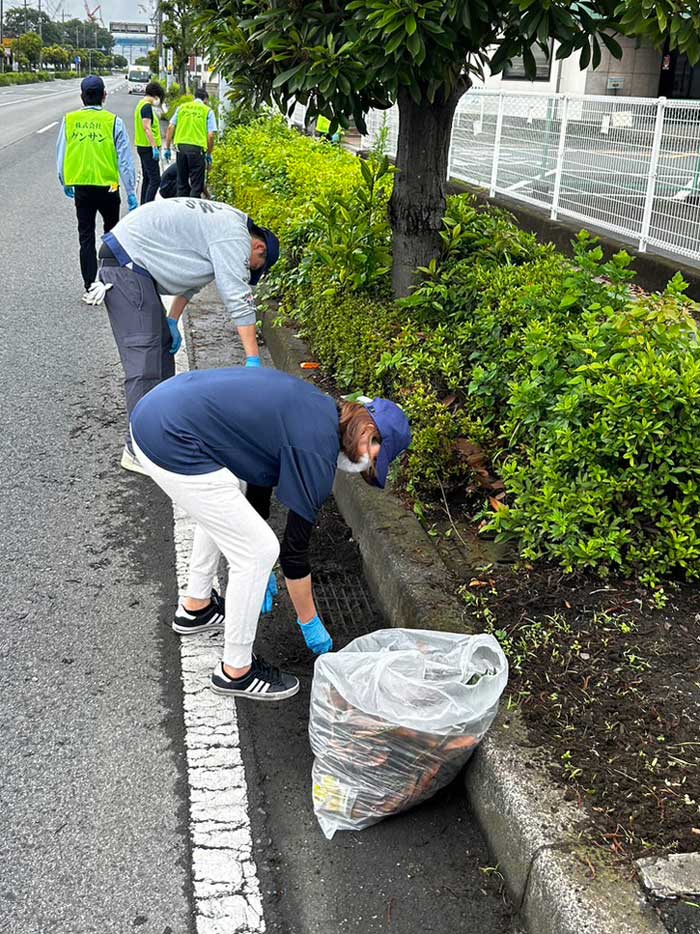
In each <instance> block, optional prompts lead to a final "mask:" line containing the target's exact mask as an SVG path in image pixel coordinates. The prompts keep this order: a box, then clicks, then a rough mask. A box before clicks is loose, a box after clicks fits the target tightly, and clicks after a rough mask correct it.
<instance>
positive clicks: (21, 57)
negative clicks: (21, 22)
mask: <svg viewBox="0 0 700 934" xmlns="http://www.w3.org/2000/svg"><path fill="white" fill-rule="evenodd" d="M12 54H13V55H14V57H15V59H16V60H17V61H18V62H28V63H29V64H30V65H35V64H36V63H37V62H38V61H39V56H40V54H41V39H40V38H39V36H38V35H37V34H36V33H35V32H25V33H24V35H23V36H18V37H17V38H16V39H13V40H12Z"/></svg>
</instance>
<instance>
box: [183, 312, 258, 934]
mask: <svg viewBox="0 0 700 934" xmlns="http://www.w3.org/2000/svg"><path fill="white" fill-rule="evenodd" d="M166 307H167V303H166ZM175 362H176V370H177V372H178V373H182V372H184V371H186V370H187V369H189V367H188V365H187V350H186V348H185V341H184V340H183V342H182V347H181V349H180V351H179V352H178V354H177V356H176V358H175ZM173 514H174V521H175V564H176V571H177V578H178V583H179V590H180V592H181V593H182V592H183V591H184V590H185V587H186V581H187V566H188V563H189V557H190V550H191V547H192V536H193V533H194V524H193V522H192V520H191V519H190V517H189V516H188V515H187V513H185V512H184V511H183V510H181V509H180V508H179V507H178V506H176V505H174V504H173ZM174 637H175V636H174ZM175 638H176V637H175ZM222 641H223V640H222V636H221V633H199V635H196V636H186V637H181V638H180V658H181V662H182V683H183V690H184V705H183V706H184V718H185V745H186V752H187V775H188V783H189V793H190V835H191V838H192V883H193V887H194V901H195V922H196V929H197V934H264V931H265V920H264V918H263V908H262V899H261V896H260V884H259V881H258V874H257V868H256V865H255V860H254V859H253V838H252V833H251V827H250V816H249V814H248V791H247V786H246V777H245V769H244V766H243V760H242V759H241V751H240V740H239V735H238V720H237V716H236V707H235V701H233V700H232V699H225V698H221V697H218V696H217V695H216V694H214V693H213V692H212V691H210V690H209V675H210V674H211V672H212V671H213V669H214V668H215V667H216V664H217V663H218V661H219V659H220V658H221V651H222Z"/></svg>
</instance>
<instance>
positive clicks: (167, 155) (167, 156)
mask: <svg viewBox="0 0 700 934" xmlns="http://www.w3.org/2000/svg"><path fill="white" fill-rule="evenodd" d="M172 157H173V154H172V152H171V151H170V150H169V149H164V150H163V158H164V159H165V161H166V162H170V160H171V159H172Z"/></svg>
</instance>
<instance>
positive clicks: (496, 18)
mask: <svg viewBox="0 0 700 934" xmlns="http://www.w3.org/2000/svg"><path fill="white" fill-rule="evenodd" d="M193 2H194V3H195V6H196V8H197V10H198V26H199V34H200V36H201V38H202V42H203V44H205V45H206V46H207V48H209V49H210V50H211V51H212V53H213V59H214V61H215V63H216V64H217V65H218V67H219V68H220V69H221V70H222V72H223V73H224V74H225V76H226V78H227V79H228V81H229V83H230V85H231V87H232V96H233V97H234V98H235V99H237V100H238V101H243V100H247V101H249V102H251V103H253V104H254V105H256V106H257V105H259V104H261V103H272V102H274V103H275V104H277V106H279V107H280V109H282V110H283V111H286V112H291V110H292V109H293V107H294V106H295V104H296V102H299V103H302V104H305V105H307V108H308V109H307V115H306V119H307V121H308V122H312V121H314V120H315V119H316V118H317V117H318V116H319V115H323V116H325V117H327V118H329V119H330V121H331V125H330V132H331V133H332V132H334V131H335V129H336V128H337V126H338V125H340V126H342V127H347V126H349V120H350V118H352V119H353V120H354V122H355V125H356V126H357V127H358V128H359V129H360V130H362V131H365V129H366V125H365V120H364V117H365V114H366V113H367V111H368V110H369V109H370V108H379V109H383V108H387V107H389V106H390V105H391V104H393V103H398V107H399V135H398V143H397V158H396V164H397V167H398V169H399V173H398V175H397V180H396V185H395V187H394V192H393V195H392V198H391V202H390V205H389V211H390V218H391V224H392V229H393V232H394V266H393V284H394V289H395V291H396V294H398V295H401V294H406V293H407V291H408V290H409V289H410V287H411V285H412V281H413V277H414V270H415V268H416V267H417V266H425V265H427V264H428V263H429V262H430V260H431V259H432V258H433V257H434V256H436V255H437V253H438V251H439V247H440V241H439V230H440V226H441V223H442V217H443V214H444V207H445V179H446V176H447V162H448V151H449V144H450V130H451V126H452V120H453V117H454V111H455V108H456V106H457V101H458V99H459V97H460V96H461V94H462V93H464V91H466V90H468V89H469V88H470V87H471V85H472V83H473V81H474V80H475V79H476V78H484V77H485V76H486V74H487V72H491V73H499V72H501V71H502V70H503V69H504V68H505V67H506V66H507V65H508V64H509V62H511V61H512V60H513V58H515V57H516V56H519V57H522V60H523V64H524V68H525V73H526V75H528V76H529V77H534V76H535V73H536V61H535V56H534V54H533V49H536V48H537V47H539V48H540V49H542V50H543V51H545V52H546V53H547V54H548V55H549V54H550V50H551V48H552V47H553V44H554V43H556V44H557V46H558V51H557V55H558V57H559V58H565V57H568V56H571V55H576V56H577V57H578V61H579V63H580V66H581V68H587V67H589V65H590V66H592V67H593V68H597V67H598V65H599V64H600V63H601V61H602V56H603V50H604V49H607V50H608V51H609V52H610V53H611V54H612V55H613V56H614V57H617V58H619V57H620V56H621V54H622V51H621V48H620V46H619V44H618V42H617V41H616V39H615V35H616V34H617V33H620V32H623V31H624V32H625V33H628V34H630V35H635V34H637V35H640V36H642V37H643V38H644V39H646V40H649V41H652V42H656V43H662V42H663V41H665V40H666V39H669V41H670V42H671V43H672V44H673V45H674V46H675V47H677V48H679V49H680V50H681V51H684V52H687V53H688V54H689V55H690V56H691V57H693V58H697V57H699V56H700V45H699V42H700V40H699V39H698V35H699V33H698V27H700V23H698V22H697V20H698V8H699V4H700V0H659V2H656V0H350V2H343V0H309V2H303V0H276V2H270V0H193Z"/></svg>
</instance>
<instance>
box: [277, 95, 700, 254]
mask: <svg viewBox="0 0 700 934" xmlns="http://www.w3.org/2000/svg"><path fill="white" fill-rule="evenodd" d="M298 106H299V105H298ZM303 110H304V109H303V108H301V109H298V110H297V111H296V112H295V114H294V119H295V122H296V121H298V120H299V119H300V117H301V118H302V119H303V117H302V115H303ZM382 127H386V131H387V143H386V145H387V150H388V152H389V154H391V155H394V154H395V152H396V143H397V136H398V111H397V109H396V108H395V107H394V108H391V109H390V110H386V111H376V110H373V111H370V113H369V114H368V115H367V129H368V137H369V138H368V139H367V141H366V143H364V144H363V145H365V146H367V147H369V146H370V145H372V142H373V141H374V140H375V139H376V137H377V134H378V133H379V131H380V130H381V129H382ZM449 175H450V177H451V178H454V179H457V180H460V181H464V182H468V183H469V184H472V185H476V186H478V187H481V188H485V189H487V190H488V191H489V193H490V194H491V196H494V195H496V194H501V195H505V196H507V197H509V198H515V199H517V200H518V201H524V202H526V203H528V204H531V205H534V206H535V207H538V208H543V209H545V210H547V211H548V212H549V214H550V216H551V217H552V219H553V220H556V219H557V217H559V216H562V217H571V218H573V219H575V220H577V221H580V222H581V223H583V224H591V225H594V226H595V227H598V228H601V229H603V230H609V231H611V232H612V233H615V234H618V235H621V236H623V237H625V238H628V239H630V240H632V241H633V242H635V243H636V244H637V246H638V248H639V250H640V251H641V252H644V251H646V250H647V249H648V248H649V247H652V248H656V249H659V250H662V251H664V252H667V253H671V254H673V255H677V256H679V257H683V258H684V259H685V260H686V261H690V262H691V263H693V264H697V265H700V101H685V100H684V101H679V100H667V99H666V98H663V97H662V98H640V97H597V96H575V95H566V94H536V93H517V94H516V93H510V94H509V93H505V92H499V91H476V90H472V91H469V92H468V93H467V94H465V95H464V97H463V98H462V99H461V101H460V103H459V105H458V108H457V112H456V114H455V119H454V124H453V130H452V141H451V146H450V158H449Z"/></svg>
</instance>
